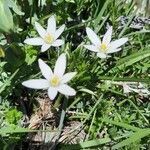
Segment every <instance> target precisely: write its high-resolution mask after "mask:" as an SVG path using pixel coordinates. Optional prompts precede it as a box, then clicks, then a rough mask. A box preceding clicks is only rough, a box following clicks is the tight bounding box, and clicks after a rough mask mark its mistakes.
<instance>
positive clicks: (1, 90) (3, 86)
mask: <svg viewBox="0 0 150 150" xmlns="http://www.w3.org/2000/svg"><path fill="white" fill-rule="evenodd" d="M18 71H19V69H17V70H16V71H15V72H14V73H13V74H12V75H11V77H10V78H9V79H8V80H7V81H6V82H5V83H4V84H3V85H2V86H1V87H0V93H2V92H3V91H4V90H5V88H6V87H7V86H8V85H9V84H10V82H11V80H12V79H13V78H14V77H15V75H16V74H17V73H18Z"/></svg>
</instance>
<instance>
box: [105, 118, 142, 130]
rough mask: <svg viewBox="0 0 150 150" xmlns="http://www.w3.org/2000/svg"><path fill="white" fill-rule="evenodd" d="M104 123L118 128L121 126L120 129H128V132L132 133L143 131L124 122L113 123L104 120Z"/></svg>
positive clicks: (107, 119) (106, 119)
mask: <svg viewBox="0 0 150 150" xmlns="http://www.w3.org/2000/svg"><path fill="white" fill-rule="evenodd" d="M102 121H103V122H106V123H110V124H113V125H116V126H119V127H123V128H125V129H128V130H132V131H139V130H141V129H140V128H137V127H134V126H131V125H129V124H126V123H123V122H117V121H112V120H110V119H109V118H103V119H102Z"/></svg>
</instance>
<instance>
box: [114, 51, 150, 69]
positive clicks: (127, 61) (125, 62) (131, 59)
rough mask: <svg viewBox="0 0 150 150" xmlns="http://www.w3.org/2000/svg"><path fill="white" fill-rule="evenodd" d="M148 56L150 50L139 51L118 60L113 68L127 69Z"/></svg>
mask: <svg viewBox="0 0 150 150" xmlns="http://www.w3.org/2000/svg"><path fill="white" fill-rule="evenodd" d="M149 56H150V50H149V49H148V50H144V51H143V50H141V51H138V52H136V53H134V54H132V55H130V56H127V57H125V58H122V59H120V60H119V61H118V62H117V64H116V66H115V68H119V69H120V68H123V67H127V66H131V65H133V64H134V63H136V62H138V61H140V60H142V59H144V58H146V57H149Z"/></svg>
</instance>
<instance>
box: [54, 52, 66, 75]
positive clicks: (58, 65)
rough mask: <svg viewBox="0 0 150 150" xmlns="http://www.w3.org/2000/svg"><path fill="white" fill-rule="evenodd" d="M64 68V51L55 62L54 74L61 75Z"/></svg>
mask: <svg viewBox="0 0 150 150" xmlns="http://www.w3.org/2000/svg"><path fill="white" fill-rule="evenodd" d="M65 69H66V55H65V53H63V54H61V55H60V56H59V57H58V59H57V61H56V64H55V68H54V74H55V75H58V76H59V77H62V76H63V74H64V72H65Z"/></svg>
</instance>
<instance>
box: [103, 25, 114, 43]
mask: <svg viewBox="0 0 150 150" xmlns="http://www.w3.org/2000/svg"><path fill="white" fill-rule="evenodd" d="M111 36H112V26H111V27H109V29H108V30H107V32H106V33H105V35H104V37H103V43H105V44H106V45H108V44H109V43H110V41H111Z"/></svg>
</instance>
